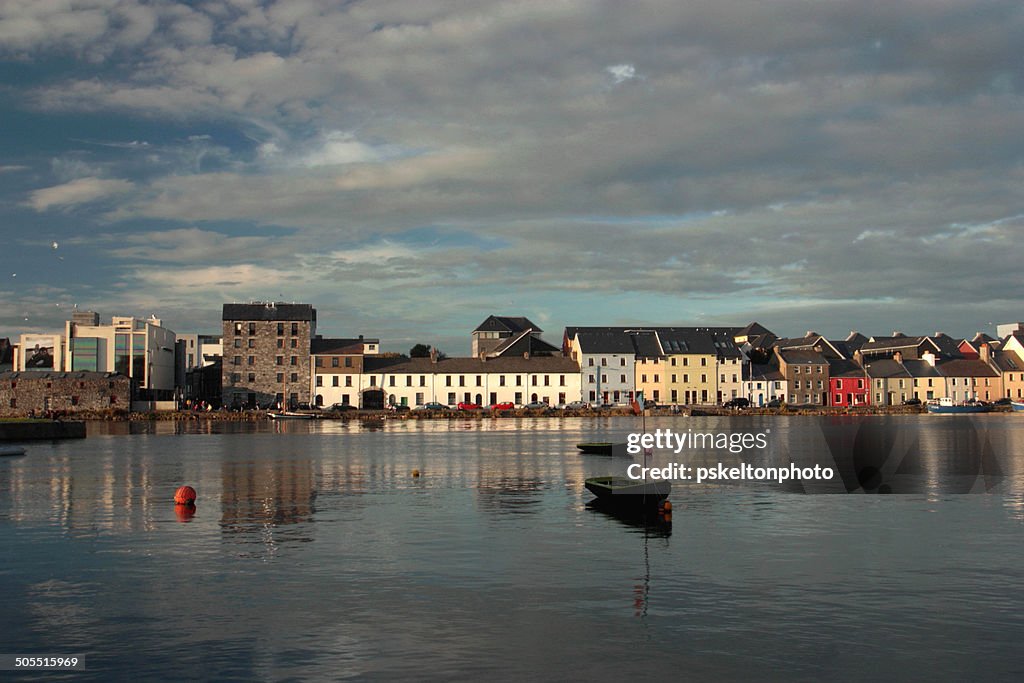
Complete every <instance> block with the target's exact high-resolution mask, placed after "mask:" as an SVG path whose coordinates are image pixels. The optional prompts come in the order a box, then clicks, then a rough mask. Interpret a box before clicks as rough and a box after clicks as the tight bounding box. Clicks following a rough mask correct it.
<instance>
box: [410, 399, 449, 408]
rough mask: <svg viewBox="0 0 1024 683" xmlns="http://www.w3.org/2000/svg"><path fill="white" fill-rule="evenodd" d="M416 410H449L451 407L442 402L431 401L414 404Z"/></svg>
mask: <svg viewBox="0 0 1024 683" xmlns="http://www.w3.org/2000/svg"><path fill="white" fill-rule="evenodd" d="M416 410H451V408H449V407H448V406H446V405H445V404H443V403H437V402H436V401H432V402H430V403H424V404H423V405H421V406H416Z"/></svg>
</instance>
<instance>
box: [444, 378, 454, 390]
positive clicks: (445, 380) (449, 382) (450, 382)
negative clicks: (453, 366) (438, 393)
mask: <svg viewBox="0 0 1024 683" xmlns="http://www.w3.org/2000/svg"><path fill="white" fill-rule="evenodd" d="M444 385H445V386H446V387H450V386H451V385H452V376H451V375H445V378H444Z"/></svg>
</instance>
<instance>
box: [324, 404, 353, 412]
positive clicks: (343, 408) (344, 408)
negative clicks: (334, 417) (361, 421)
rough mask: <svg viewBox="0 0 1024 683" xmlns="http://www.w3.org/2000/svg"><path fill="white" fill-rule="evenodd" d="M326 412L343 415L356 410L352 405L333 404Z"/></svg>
mask: <svg viewBox="0 0 1024 683" xmlns="http://www.w3.org/2000/svg"><path fill="white" fill-rule="evenodd" d="M327 410H329V411H331V412H334V413H343V412H345V411H347V410H357V408H356V407H355V406H354V405H352V404H351V403H335V404H334V405H332V406H331V407H330V408H328V409H327Z"/></svg>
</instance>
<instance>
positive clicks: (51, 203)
mask: <svg viewBox="0 0 1024 683" xmlns="http://www.w3.org/2000/svg"><path fill="white" fill-rule="evenodd" d="M134 186H135V185H134V183H132V182H130V181H128V180H118V179H104V178H96V177H86V178H78V179H76V180H72V181H70V182H67V183H64V184H63V185H55V186H53V187H46V188H43V189H40V190H35V191H34V192H32V194H31V195H30V196H29V201H28V204H29V206H31V207H32V208H33V209H35V210H36V211H47V210H49V209H51V208H54V207H68V206H74V205H77V204H86V203H89V202H95V201H98V200H100V199H106V198H108V197H112V196H115V195H119V194H123V193H125V192H129V191H130V190H131V189H132V188H133V187H134Z"/></svg>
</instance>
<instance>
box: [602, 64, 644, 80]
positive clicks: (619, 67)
mask: <svg viewBox="0 0 1024 683" xmlns="http://www.w3.org/2000/svg"><path fill="white" fill-rule="evenodd" d="M605 71H607V72H608V73H609V74H611V77H612V81H613V82H614V83H615V85H618V84H620V83H625V82H626V81H631V80H633V79H634V78H636V77H637V75H636V68H635V67H634V66H633V65H632V64H614V65H612V66H609V67H607V68H606V69H605Z"/></svg>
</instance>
